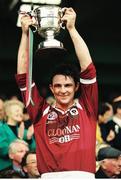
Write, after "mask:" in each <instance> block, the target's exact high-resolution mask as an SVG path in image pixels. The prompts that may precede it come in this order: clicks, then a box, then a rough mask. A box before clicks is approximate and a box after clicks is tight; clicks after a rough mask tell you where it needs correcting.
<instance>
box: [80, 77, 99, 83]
mask: <svg viewBox="0 0 121 180" xmlns="http://www.w3.org/2000/svg"><path fill="white" fill-rule="evenodd" d="M80 82H81V83H82V84H93V83H95V82H96V77H95V78H93V79H81V78H80Z"/></svg>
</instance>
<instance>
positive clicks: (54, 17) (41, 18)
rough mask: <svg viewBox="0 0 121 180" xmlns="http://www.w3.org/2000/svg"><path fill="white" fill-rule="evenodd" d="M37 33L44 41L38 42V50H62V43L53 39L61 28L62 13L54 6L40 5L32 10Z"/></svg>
mask: <svg viewBox="0 0 121 180" xmlns="http://www.w3.org/2000/svg"><path fill="white" fill-rule="evenodd" d="M34 14H35V19H36V24H37V32H38V34H39V35H40V36H41V37H43V38H45V41H43V42H40V44H39V48H40V49H41V48H53V47H54V48H63V43H61V42H60V41H58V40H56V39H55V36H56V35H57V34H59V32H60V29H61V28H63V26H62V22H61V17H62V16H63V11H62V9H61V8H60V7H59V6H56V5H42V6H39V7H38V8H36V9H35V10H34Z"/></svg>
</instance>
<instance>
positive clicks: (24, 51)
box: [17, 15, 33, 74]
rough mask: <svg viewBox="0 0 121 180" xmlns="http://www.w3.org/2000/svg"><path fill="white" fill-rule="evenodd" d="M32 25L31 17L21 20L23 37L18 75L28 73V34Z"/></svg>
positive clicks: (19, 53) (20, 46)
mask: <svg viewBox="0 0 121 180" xmlns="http://www.w3.org/2000/svg"><path fill="white" fill-rule="evenodd" d="M32 24H33V20H32V19H31V17H30V16H29V15H25V16H23V17H22V18H21V28H22V36H21V41H20V45H19V50H18V63H17V74H23V73H26V71H27V56H28V32H29V26H30V25H32Z"/></svg>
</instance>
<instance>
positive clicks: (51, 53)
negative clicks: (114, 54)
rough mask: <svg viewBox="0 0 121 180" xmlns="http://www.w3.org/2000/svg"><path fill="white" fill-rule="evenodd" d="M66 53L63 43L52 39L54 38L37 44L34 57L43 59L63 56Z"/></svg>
mask: <svg viewBox="0 0 121 180" xmlns="http://www.w3.org/2000/svg"><path fill="white" fill-rule="evenodd" d="M67 54H68V52H67V50H66V49H65V48H64V47H63V43H61V42H60V41H58V40H56V39H54V40H51V41H50V40H48V41H47V40H46V41H43V42H41V43H40V44H39V45H38V49H37V50H36V54H35V56H36V57H41V58H43V59H46V58H47V59H48V58H51V57H53V58H57V57H63V56H66V55H67Z"/></svg>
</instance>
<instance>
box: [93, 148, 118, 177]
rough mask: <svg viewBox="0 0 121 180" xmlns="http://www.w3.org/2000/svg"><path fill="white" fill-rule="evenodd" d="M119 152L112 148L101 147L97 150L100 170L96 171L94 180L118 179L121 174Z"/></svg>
mask: <svg viewBox="0 0 121 180" xmlns="http://www.w3.org/2000/svg"><path fill="white" fill-rule="evenodd" d="M120 156H121V151H119V150H117V149H115V148H112V147H111V146H107V147H103V148H101V149H100V150H99V152H98V155H97V160H98V161H99V164H100V168H99V169H98V170H97V172H96V174H95V177H96V178H105V179H106V178H118V177H120V173H121V165H120V162H119V157H120Z"/></svg>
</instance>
